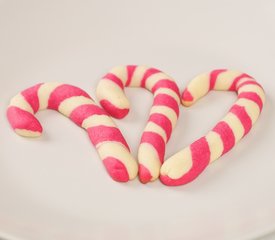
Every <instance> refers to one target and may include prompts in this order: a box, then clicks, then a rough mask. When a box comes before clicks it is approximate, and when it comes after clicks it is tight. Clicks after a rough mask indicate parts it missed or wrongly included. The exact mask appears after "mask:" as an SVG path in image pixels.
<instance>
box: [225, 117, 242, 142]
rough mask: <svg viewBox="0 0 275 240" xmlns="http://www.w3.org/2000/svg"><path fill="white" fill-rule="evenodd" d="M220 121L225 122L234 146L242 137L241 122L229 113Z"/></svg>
mask: <svg viewBox="0 0 275 240" xmlns="http://www.w3.org/2000/svg"><path fill="white" fill-rule="evenodd" d="M222 121H225V122H226V123H227V124H228V125H229V127H230V128H231V130H232V131H233V133H234V137H235V144H236V143H237V142H238V141H239V140H240V139H241V138H242V137H243V135H244V131H245V130H244V127H243V125H242V122H241V121H240V119H239V118H238V117H237V116H236V115H235V114H234V113H231V112H229V113H228V114H226V116H225V117H224V118H223V119H222Z"/></svg>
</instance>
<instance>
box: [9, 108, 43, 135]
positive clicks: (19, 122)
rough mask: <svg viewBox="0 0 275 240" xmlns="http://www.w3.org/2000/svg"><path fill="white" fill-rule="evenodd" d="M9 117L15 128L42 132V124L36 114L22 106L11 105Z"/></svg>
mask: <svg viewBox="0 0 275 240" xmlns="http://www.w3.org/2000/svg"><path fill="white" fill-rule="evenodd" d="M7 118H8V121H9V123H10V125H11V126H12V128H13V129H22V130H29V131H34V132H42V126H41V124H40V123H39V121H38V120H37V119H36V118H35V116H34V115H33V114H31V113H29V112H27V111H25V110H22V109H21V108H18V107H9V108H8V109H7Z"/></svg>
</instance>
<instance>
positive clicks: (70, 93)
mask: <svg viewBox="0 0 275 240" xmlns="http://www.w3.org/2000/svg"><path fill="white" fill-rule="evenodd" d="M75 96H84V97H87V98H91V97H90V96H89V95H88V94H87V93H86V92H85V91H83V90H82V89H80V88H78V87H74V86H71V85H68V84H63V85H61V86H59V87H57V88H56V89H55V90H54V91H53V92H52V93H51V95H50V97H49V101H48V108H49V109H53V110H58V107H59V105H60V103H61V102H62V101H64V100H65V99H67V98H70V97H75Z"/></svg>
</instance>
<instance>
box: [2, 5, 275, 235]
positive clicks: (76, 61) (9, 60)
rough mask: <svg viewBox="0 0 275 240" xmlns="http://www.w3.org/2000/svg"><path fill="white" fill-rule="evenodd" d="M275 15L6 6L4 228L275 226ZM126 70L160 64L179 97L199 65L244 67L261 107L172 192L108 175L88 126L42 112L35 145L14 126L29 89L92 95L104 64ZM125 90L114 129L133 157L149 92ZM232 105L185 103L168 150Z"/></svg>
mask: <svg viewBox="0 0 275 240" xmlns="http://www.w3.org/2000/svg"><path fill="white" fill-rule="evenodd" d="M222 2H224V3H223V4H222ZM248 5H249V9H248V8H247V6H248ZM274 8H275V4H274V1H265V2H264V3H260V2H259V3H258V4H256V3H253V2H252V1H248V0H247V1H230V3H229V2H228V3H226V2H225V1H214V0H212V1H205V2H203V1H192V2H191V1H189V2H185V1H173V4H172V3H171V1H154V0H153V1H145V0H142V1H113V2H111V1H108V2H107V1H106V2H105V1H99V0H98V1H89V2H88V1H87V2H84V1H60V0H59V1H0V33H1V37H0V83H1V87H0V96H1V102H0V129H1V133H0V146H1V147H0V192H1V197H0V233H3V234H5V236H10V237H11V238H14V239H20V240H22V239H27V240H37V239H39V240H51V239H58V240H59V239H66V240H75V239H78V240H86V239H95V240H97V239H121V240H126V239H127V240H128V239H131V240H136V239H150V240H154V239H158V240H162V239H169V240H170V239H171V240H178V239H188V240H200V239H206V240H208V239H211V240H244V239H253V238H256V237H259V236H261V235H262V234H265V233H267V232H269V231H272V230H274V229H275V204H274V203H275V188H274V183H275V159H274V137H275V124H274V120H275V116H274V96H275V81H274V77H273V75H274V73H273V69H274V62H275V49H274V42H275V37H274V24H273V23H274V22H275V14H274ZM129 63H131V64H133V63H137V64H147V65H151V66H154V67H157V68H160V69H162V70H163V71H165V72H167V73H168V74H169V75H171V76H173V77H174V78H175V79H176V80H177V82H178V84H179V86H180V88H181V89H183V87H184V86H185V85H186V84H187V82H188V80H189V79H190V78H192V77H194V76H195V75H197V74H199V73H201V72H202V71H209V70H212V69H214V68H220V67H228V68H235V69H236V68H237V69H241V70H243V71H246V72H247V73H249V74H251V75H253V76H255V77H256V79H257V80H258V81H259V82H260V83H261V84H262V85H263V86H264V88H265V89H266V93H267V102H266V105H265V107H264V110H263V113H262V115H261V117H260V119H259V121H258V122H257V124H256V125H255V127H254V128H253V130H252V131H251V132H250V133H249V135H248V136H247V137H246V138H245V139H243V140H242V141H241V142H240V143H239V144H238V145H237V146H236V147H235V148H234V149H233V150H232V151H231V152H229V153H228V154H226V155H225V156H224V157H222V158H221V159H219V160H218V161H217V162H215V163H213V164H212V165H211V166H209V167H208V168H207V170H206V171H205V172H204V173H203V174H202V175H201V176H200V177H199V178H198V179H197V180H195V181H194V182H192V183H190V184H188V185H185V186H181V187H174V188H171V187H170V188H169V187H166V186H164V185H162V184H161V183H160V182H159V181H156V182H154V183H151V184H147V185H142V184H141V183H140V182H139V181H138V180H134V181H132V182H129V183H127V184H121V183H116V182H114V181H112V180H111V179H110V178H109V176H108V175H107V173H106V172H105V169H104V167H103V165H102V163H101V162H100V160H99V158H98V156H97V154H96V151H95V150H94V148H93V147H92V145H91V143H90V142H89V140H88V137H87V135H86V133H85V131H83V130H82V129H80V128H78V127H77V126H75V125H74V124H73V123H72V122H71V121H70V120H68V119H66V118H65V117H63V116H61V115H60V114H58V113H55V112H53V111H44V112H41V113H39V114H38V118H39V119H40V120H41V123H42V124H43V126H44V135H43V137H41V138H40V139H24V138H21V137H19V136H17V135H16V134H15V133H14V132H13V131H12V130H11V128H10V127H9V125H8V123H7V120H6V117H5V109H6V106H7V104H8V102H9V99H10V98H11V97H12V96H13V95H15V94H16V93H17V92H19V91H21V90H23V89H24V88H26V87H28V86H31V85H33V84H35V83H37V82H43V81H44V82H45V81H56V80H58V81H63V82H66V83H70V84H74V85H77V86H79V87H81V88H83V89H85V90H86V91H88V92H89V93H91V95H92V96H95V94H94V93H95V91H94V89H95V87H96V84H97V81H98V79H99V78H100V77H101V76H102V75H104V74H105V73H106V71H108V70H109V68H110V67H112V66H115V65H118V64H129ZM127 95H128V96H129V98H130V100H131V103H132V109H131V112H130V114H129V115H128V116H127V118H125V119H124V120H121V121H117V123H118V125H119V126H120V128H121V130H122V131H123V133H124V135H125V137H126V139H127V140H128V142H129V145H130V146H131V147H132V150H133V154H136V150H137V147H138V142H139V139H140V136H141V133H142V129H143V127H144V124H145V122H146V119H147V116H148V112H149V108H150V105H151V101H152V97H151V94H150V93H148V92H146V91H144V90H140V89H135V90H132V89H131V90H127ZM235 98H236V96H235V95H234V94H233V93H211V94H210V95H209V96H207V97H206V98H205V99H203V100H201V101H200V102H199V103H197V104H196V105H195V106H193V107H192V108H190V109H188V110H187V109H183V108H181V117H180V119H179V122H178V124H177V127H176V129H175V131H174V133H173V135H172V139H171V141H170V142H169V144H168V146H167V153H166V156H170V155H171V154H173V153H174V152H176V151H177V150H179V149H181V148H182V147H184V146H186V145H187V144H190V143H191V142H192V141H193V140H195V139H196V138H198V137H200V136H201V135H202V134H204V133H206V131H207V130H209V129H210V128H211V127H212V126H213V125H214V124H215V123H216V122H217V121H218V120H219V119H220V118H221V117H222V116H223V115H224V114H225V113H226V111H227V109H228V108H229V107H230V106H231V105H232V103H233V102H234V100H235ZM0 236H1V234H0ZM3 237H4V236H3Z"/></svg>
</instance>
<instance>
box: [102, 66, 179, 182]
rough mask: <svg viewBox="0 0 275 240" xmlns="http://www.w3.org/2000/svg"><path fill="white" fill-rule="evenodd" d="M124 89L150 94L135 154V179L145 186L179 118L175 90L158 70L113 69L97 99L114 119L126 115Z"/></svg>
mask: <svg viewBox="0 0 275 240" xmlns="http://www.w3.org/2000/svg"><path fill="white" fill-rule="evenodd" d="M124 87H142V88H146V89H147V90H149V91H151V92H152V93H153V94H154V101H153V106H152V108H151V111H150V115H149V119H148V123H147V125H146V127H145V130H144V132H143V134H142V137H141V143H140V146H139V150H138V162H139V178H140V181H141V182H142V183H147V182H149V181H153V180H155V179H156V178H158V176H159V170H160V167H161V164H162V163H163V159H164V154H165V146H166V143H167V142H168V140H169V138H170V136H171V132H172V130H173V128H174V126H175V124H176V122H177V119H178V116H179V104H180V94H179V89H178V86H177V84H176V83H175V82H174V80H173V79H172V78H171V77H169V76H168V75H166V74H165V73H163V72H161V71H160V70H158V69H155V68H149V67H146V66H133V65H128V66H119V67H115V68H113V69H112V70H111V71H110V72H109V73H108V74H107V75H105V76H104V77H103V78H102V79H101V80H100V82H99V84H98V87H97V98H98V99H99V101H100V104H101V106H102V107H103V108H104V109H105V110H106V111H107V112H108V113H110V115H112V116H113V117H116V118H123V117H125V116H126V115H127V113H128V112H129V101H128V99H127V97H126V96H125V93H124Z"/></svg>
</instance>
